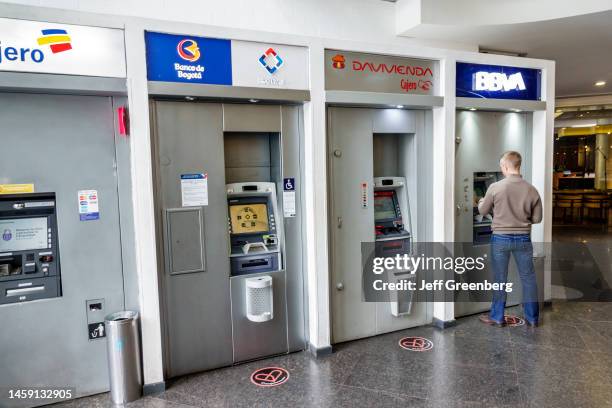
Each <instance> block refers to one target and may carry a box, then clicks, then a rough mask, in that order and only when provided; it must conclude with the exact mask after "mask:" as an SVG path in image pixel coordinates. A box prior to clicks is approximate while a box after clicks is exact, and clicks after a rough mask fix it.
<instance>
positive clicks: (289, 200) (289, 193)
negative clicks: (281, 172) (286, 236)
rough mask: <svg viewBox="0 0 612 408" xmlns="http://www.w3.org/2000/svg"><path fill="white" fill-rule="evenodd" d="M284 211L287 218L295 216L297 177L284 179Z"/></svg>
mask: <svg viewBox="0 0 612 408" xmlns="http://www.w3.org/2000/svg"><path fill="white" fill-rule="evenodd" d="M283 212H284V214H285V218H292V217H295V212H296V207H295V178H293V177H290V178H285V179H283Z"/></svg>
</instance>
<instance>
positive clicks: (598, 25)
mask: <svg viewBox="0 0 612 408" xmlns="http://www.w3.org/2000/svg"><path fill="white" fill-rule="evenodd" d="M404 35H406V36H409V37H416V38H422V39H432V40H433V39H435V40H441V41H459V42H461V43H468V44H469V43H471V44H478V45H479V46H480V47H481V48H487V49H496V50H507V51H515V52H518V53H525V54H526V56H528V57H532V58H543V59H551V60H554V61H556V63H557V64H556V67H557V70H556V75H557V80H556V83H557V86H556V88H557V89H556V93H557V97H559V96H576V95H594V94H609V93H612V11H605V12H600V13H594V14H587V15H582V16H576V17H568V18H561V19H556V20H548V21H538V22H530V23H521V24H503V25H494V26H449V25H437V24H422V25H417V26H415V27H413V28H411V29H410V30H408V31H407V32H406V33H405V34H404ZM598 80H604V81H607V85H606V86H604V87H595V86H594V85H593V84H594V83H595V81H598Z"/></svg>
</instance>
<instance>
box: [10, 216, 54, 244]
mask: <svg viewBox="0 0 612 408" xmlns="http://www.w3.org/2000/svg"><path fill="white" fill-rule="evenodd" d="M47 228H48V227H47V218H46V217H36V218H10V219H3V220H0V252H11V251H26V250H29V249H44V248H48V247H49V244H48V241H47Z"/></svg>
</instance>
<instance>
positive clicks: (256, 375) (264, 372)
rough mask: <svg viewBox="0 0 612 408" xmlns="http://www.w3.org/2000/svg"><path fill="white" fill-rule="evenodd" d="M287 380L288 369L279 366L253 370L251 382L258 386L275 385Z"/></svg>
mask: <svg viewBox="0 0 612 408" xmlns="http://www.w3.org/2000/svg"><path fill="white" fill-rule="evenodd" d="M287 380H289V371H287V370H285V369H284V368H281V367H265V368H260V369H259V370H255V371H253V374H251V382H252V383H253V384H255V385H257V386H259V387H276V386H277V385H281V384H284V383H286V382H287Z"/></svg>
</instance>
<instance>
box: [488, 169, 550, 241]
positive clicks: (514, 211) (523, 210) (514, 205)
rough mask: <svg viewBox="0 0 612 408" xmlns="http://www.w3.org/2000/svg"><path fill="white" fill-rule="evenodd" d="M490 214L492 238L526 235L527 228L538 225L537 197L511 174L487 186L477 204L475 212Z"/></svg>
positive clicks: (530, 186) (539, 218) (540, 205)
mask: <svg viewBox="0 0 612 408" xmlns="http://www.w3.org/2000/svg"><path fill="white" fill-rule="evenodd" d="M491 210H493V224H492V225H491V229H492V230H493V233H494V234H529V233H530V232H531V224H538V223H539V222H541V221H542V201H541V200H540V194H538V190H536V189H535V187H534V186H532V185H531V184H529V183H528V182H526V181H525V180H523V177H521V176H520V175H519V174H511V175H509V176H508V177H506V178H505V179H503V180H500V181H498V182H497V183H493V184H491V185H490V186H489V189H488V190H487V194H485V197H484V198H482V199H481V200H480V202H479V203H478V212H479V213H480V214H481V215H486V214H489V213H490V212H491Z"/></svg>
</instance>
